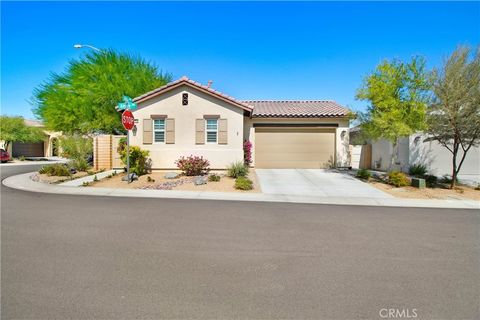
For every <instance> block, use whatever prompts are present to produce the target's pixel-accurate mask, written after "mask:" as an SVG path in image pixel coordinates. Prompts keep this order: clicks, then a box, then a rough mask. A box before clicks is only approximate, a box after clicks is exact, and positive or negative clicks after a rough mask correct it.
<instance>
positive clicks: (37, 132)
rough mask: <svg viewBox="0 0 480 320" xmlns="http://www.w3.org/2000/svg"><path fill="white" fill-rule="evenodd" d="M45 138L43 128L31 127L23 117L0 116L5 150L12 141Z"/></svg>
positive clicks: (36, 140)
mask: <svg viewBox="0 0 480 320" xmlns="http://www.w3.org/2000/svg"><path fill="white" fill-rule="evenodd" d="M44 138H45V134H44V133H43V131H42V129H41V128H38V127H30V126H27V125H26V124H25V120H24V119H23V118H22V117H7V116H0V140H2V141H4V146H3V147H4V148H5V150H7V149H8V146H9V145H10V143H12V142H14V141H15V142H39V141H42V140H43V139H44Z"/></svg>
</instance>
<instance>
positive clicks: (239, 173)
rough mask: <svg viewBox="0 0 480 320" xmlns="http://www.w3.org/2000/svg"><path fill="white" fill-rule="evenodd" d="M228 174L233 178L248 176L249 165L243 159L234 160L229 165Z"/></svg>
mask: <svg viewBox="0 0 480 320" xmlns="http://www.w3.org/2000/svg"><path fill="white" fill-rule="evenodd" d="M227 175H228V176H229V177H232V178H238V177H246V176H247V175H248V167H247V166H246V165H245V164H244V163H243V162H241V161H237V162H234V163H232V164H230V165H229V166H228V167H227Z"/></svg>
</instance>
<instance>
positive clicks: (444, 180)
mask: <svg viewBox="0 0 480 320" xmlns="http://www.w3.org/2000/svg"><path fill="white" fill-rule="evenodd" d="M440 181H441V182H442V183H446V184H450V183H452V176H450V175H448V174H446V175H444V176H443V177H442V179H441V180H440ZM455 182H456V183H458V178H456V181H455Z"/></svg>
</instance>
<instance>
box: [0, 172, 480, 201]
mask: <svg viewBox="0 0 480 320" xmlns="http://www.w3.org/2000/svg"><path fill="white" fill-rule="evenodd" d="M35 173H36V172H30V173H24V174H20V175H16V176H11V177H8V178H6V179H4V180H3V181H2V183H3V185H5V186H7V187H10V188H13V189H19V190H23V191H30V192H41V193H53V194H69V195H88V196H109V197H132V198H161V199H165V198H173V199H195V200H200V199H201V200H227V201H257V202H286V203H309V204H330V205H355V206H384V207H417V208H447V209H477V210H478V209H480V201H473V200H424V199H400V198H355V197H312V196H298V195H285V194H264V193H233V192H232V193H230V192H207V191H201V192H197V191H175V190H141V189H114V188H99V187H86V188H84V187H66V186H61V185H49V184H46V183H42V182H35V181H33V180H31V179H30V176H31V175H33V174H35ZM106 174H107V173H106ZM92 179H93V178H92Z"/></svg>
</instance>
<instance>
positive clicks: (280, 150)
mask: <svg viewBox="0 0 480 320" xmlns="http://www.w3.org/2000/svg"><path fill="white" fill-rule="evenodd" d="M334 159H335V130H334V129H316V128H315V129H313V128H312V129H309V128H305V129H303V128H301V129H300V128H288V129H286V128H278V129H274V128H268V129H267V128H256V129H255V167H256V168H272V169H281V168H327V167H328V165H329V163H330V162H333V161H334Z"/></svg>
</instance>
